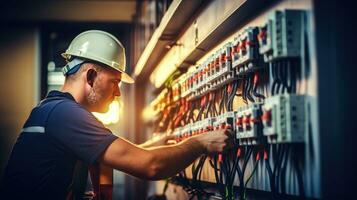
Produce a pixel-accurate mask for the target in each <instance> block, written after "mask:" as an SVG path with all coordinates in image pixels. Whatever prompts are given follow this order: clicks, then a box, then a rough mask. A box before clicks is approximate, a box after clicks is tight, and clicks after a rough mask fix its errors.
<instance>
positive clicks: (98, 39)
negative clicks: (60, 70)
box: [62, 30, 134, 83]
mask: <svg viewBox="0 0 357 200" xmlns="http://www.w3.org/2000/svg"><path fill="white" fill-rule="evenodd" d="M62 56H63V57H64V58H65V59H67V60H71V59H72V58H73V57H72V56H74V57H79V58H85V59H89V60H93V61H96V62H99V63H102V64H105V65H107V66H109V67H111V68H113V69H115V70H117V71H119V72H121V73H122V76H121V80H122V81H123V82H125V83H134V79H133V78H131V77H130V76H129V75H128V74H127V73H126V72H125V67H126V64H125V49H124V47H123V45H122V44H121V43H120V42H119V40H118V39H117V38H116V37H114V36H113V35H112V34H110V33H107V32H104V31H99V30H90V31H85V32H83V33H81V34H79V35H78V36H77V37H75V38H74V39H73V40H72V42H71V44H70V45H69V47H68V49H67V50H66V52H65V53H62ZM67 70H69V69H67Z"/></svg>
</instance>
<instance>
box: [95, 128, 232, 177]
mask: <svg viewBox="0 0 357 200" xmlns="http://www.w3.org/2000/svg"><path fill="white" fill-rule="evenodd" d="M228 134H229V132H228V131H224V130H219V131H213V132H209V133H206V134H202V135H198V136H194V137H191V138H189V139H187V140H185V141H183V142H181V143H179V144H175V145H168V146H160V147H156V148H151V149H143V148H140V147H138V146H136V145H134V144H132V143H130V142H128V141H126V140H124V139H117V140H115V141H114V142H113V143H112V144H111V145H109V147H108V148H107V149H106V151H105V152H104V153H103V155H102V156H101V158H100V162H102V163H103V164H106V165H109V166H110V167H113V168H115V169H118V170H121V171H123V172H125V173H128V174H131V175H133V176H136V177H138V178H142V179H149V180H158V179H163V178H166V177H170V176H173V175H175V174H176V173H178V172H180V171H181V170H183V169H184V168H186V167H187V166H188V165H190V164H191V163H192V162H193V161H194V160H195V159H197V158H198V157H199V156H200V155H202V154H205V153H219V152H222V151H223V150H224V149H225V148H227V147H228V146H229V145H228V143H229V137H228Z"/></svg>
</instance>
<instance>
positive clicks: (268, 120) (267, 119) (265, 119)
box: [262, 109, 271, 126]
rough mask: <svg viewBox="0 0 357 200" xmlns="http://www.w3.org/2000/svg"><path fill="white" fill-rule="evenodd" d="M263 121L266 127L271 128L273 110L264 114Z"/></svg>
mask: <svg viewBox="0 0 357 200" xmlns="http://www.w3.org/2000/svg"><path fill="white" fill-rule="evenodd" d="M262 121H263V124H264V126H271V109H269V110H265V111H264V112H263V115H262Z"/></svg>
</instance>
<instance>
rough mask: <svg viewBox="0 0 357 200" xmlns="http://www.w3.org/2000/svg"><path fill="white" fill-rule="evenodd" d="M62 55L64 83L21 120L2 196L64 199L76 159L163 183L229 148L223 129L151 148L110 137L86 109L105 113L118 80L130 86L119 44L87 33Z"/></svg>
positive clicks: (108, 36)
mask: <svg viewBox="0 0 357 200" xmlns="http://www.w3.org/2000/svg"><path fill="white" fill-rule="evenodd" d="M62 56H63V57H64V58H65V59H66V60H67V61H68V63H67V65H66V66H65V67H64V68H63V72H64V75H65V83H64V85H63V87H62V89H61V91H51V92H49V94H48V95H47V97H46V98H45V99H44V100H43V101H41V102H40V103H39V105H37V106H36V107H35V108H34V109H33V110H32V112H31V114H30V116H29V118H28V119H27V121H26V122H25V124H24V126H23V129H22V132H21V134H20V136H19V137H18V139H17V141H16V144H15V146H14V148H13V150H12V153H11V156H10V159H9V161H8V164H7V167H6V169H5V173H4V177H3V181H2V190H3V191H2V192H1V193H0V195H2V197H4V196H3V195H5V196H6V197H8V199H66V196H67V194H68V191H69V190H70V188H71V183H72V181H73V177H74V176H75V175H74V174H76V172H75V170H74V169H75V168H76V163H77V164H78V162H82V163H85V164H95V163H101V164H104V165H107V166H110V167H112V168H115V169H117V170H121V171H123V172H125V173H128V174H131V175H133V176H136V177H138V178H141V179H148V180H158V179H164V178H167V177H170V176H173V175H175V174H176V173H178V172H179V171H181V170H183V169H184V168H186V167H187V166H188V165H190V164H191V163H192V162H193V161H194V160H195V159H197V158H198V157H199V156H200V155H202V154H212V153H220V152H222V151H224V150H225V149H227V148H229V147H230V146H231V145H230V139H229V131H228V130H219V131H214V132H209V133H207V134H202V135H198V136H194V137H191V138H189V139H187V140H185V141H183V142H181V143H178V144H173V145H166V146H159V147H155V148H144V147H143V146H140V145H135V144H132V143H131V142H129V141H127V140H125V139H123V138H119V137H117V136H115V135H113V134H112V133H111V131H110V130H108V129H107V128H105V127H104V126H103V124H102V123H100V122H99V121H98V120H97V119H96V118H95V117H94V116H93V115H92V114H91V112H106V111H107V110H108V106H109V104H110V103H111V102H112V101H113V99H114V98H115V97H119V96H120V90H119V83H120V82H125V83H133V82H134V80H133V79H132V78H131V77H130V76H129V75H128V74H127V73H125V50H124V47H123V46H122V44H121V43H120V42H119V41H118V40H117V39H116V38H115V37H114V36H113V35H111V34H109V33H107V32H103V31H98V30H90V31H86V32H83V33H81V34H79V35H78V36H77V37H76V38H74V39H73V41H72V42H71V44H70V46H69V47H68V49H67V50H66V52H65V53H63V54H62ZM146 145H147V144H146ZM86 170H87V171H88V169H86ZM87 174H88V173H87Z"/></svg>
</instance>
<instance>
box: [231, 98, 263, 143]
mask: <svg viewBox="0 0 357 200" xmlns="http://www.w3.org/2000/svg"><path fill="white" fill-rule="evenodd" d="M262 105H263V103H254V104H250V105H247V106H243V107H240V108H238V111H237V113H236V117H235V119H236V124H235V125H236V126H235V127H236V128H235V130H236V138H237V139H238V140H239V144H240V145H257V144H262V142H263V138H262V136H263V126H262V121H261V116H262Z"/></svg>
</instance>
